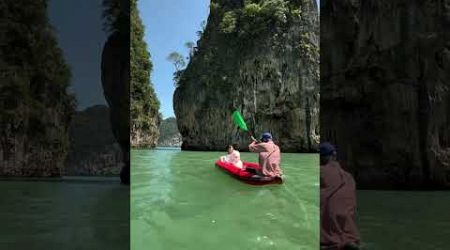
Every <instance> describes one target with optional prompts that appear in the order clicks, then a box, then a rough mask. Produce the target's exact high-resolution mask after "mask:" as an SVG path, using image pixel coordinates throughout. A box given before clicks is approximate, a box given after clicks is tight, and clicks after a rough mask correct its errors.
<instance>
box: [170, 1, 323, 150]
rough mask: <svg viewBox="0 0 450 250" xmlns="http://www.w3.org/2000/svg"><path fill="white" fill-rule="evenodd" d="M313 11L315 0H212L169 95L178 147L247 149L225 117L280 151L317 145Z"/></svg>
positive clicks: (242, 136) (242, 135) (245, 141)
mask: <svg viewBox="0 0 450 250" xmlns="http://www.w3.org/2000/svg"><path fill="white" fill-rule="evenodd" d="M318 25H319V23H318V13H317V6H316V2H315V1H314V0H311V1H293V0H291V1H287V0H260V1H256V0H255V1H245V3H244V1H241V0H233V1H229V0H228V1H225V0H213V1H211V5H210V15H209V18H208V22H207V25H206V28H205V30H204V31H203V35H202V37H201V39H200V40H199V41H198V42H197V47H196V49H195V51H194V54H193V56H192V58H191V60H190V62H189V64H188V66H187V68H186V69H185V70H184V71H183V72H180V74H181V77H180V79H179V82H178V87H177V89H176V91H175V93H174V109H175V115H176V117H177V123H178V128H179V131H180V133H181V135H182V137H183V145H182V149H188V150H223V149H224V146H225V145H227V144H229V143H232V142H236V143H239V144H240V146H241V148H244V149H245V148H246V147H247V145H248V143H249V142H250V139H249V136H248V134H245V133H241V132H239V131H238V130H237V128H236V126H235V125H234V124H233V122H232V120H231V113H232V112H233V110H235V109H238V110H240V111H241V112H242V113H243V116H244V118H245V119H246V121H247V123H248V125H249V127H250V128H251V130H252V131H253V133H255V134H257V135H258V134H259V133H261V132H264V131H271V132H272V133H273V135H274V139H275V141H276V142H277V143H279V145H280V146H281V149H282V150H283V151H284V152H311V151H314V149H315V148H316V146H317V144H318V141H319V136H318V133H319V123H318V119H319V118H318V115H319V82H318V81H319V73H318V72H319V61H318V60H319V53H318V31H319V26H318Z"/></svg>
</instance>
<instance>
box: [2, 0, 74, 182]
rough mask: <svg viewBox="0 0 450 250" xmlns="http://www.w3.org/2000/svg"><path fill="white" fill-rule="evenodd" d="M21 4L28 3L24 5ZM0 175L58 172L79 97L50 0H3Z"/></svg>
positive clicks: (56, 173) (34, 174) (43, 174)
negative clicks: (49, 7) (54, 26)
mask: <svg viewBox="0 0 450 250" xmlns="http://www.w3.org/2000/svg"><path fill="white" fill-rule="evenodd" d="M23 6H27V8H24V7H23ZM1 7H2V20H1V22H2V24H3V26H2V28H1V31H0V32H1V33H2V34H0V44H1V46H0V67H1V68H0V70H1V75H0V82H1V85H0V120H1V123H0V145H2V146H1V148H0V154H2V155H3V157H2V161H1V162H0V166H12V167H10V168H9V169H8V170H5V169H2V168H0V175H16V174H19V175H33V176H49V175H50V176H56V175H60V169H61V167H62V164H63V161H64V158H65V156H66V152H67V148H68V126H69V123H70V118H71V115H72V113H73V111H74V109H75V98H74V97H73V96H72V95H70V94H68V92H67V89H68V87H69V83H70V78H71V73H70V69H69V67H68V65H67V64H66V62H65V60H64V57H63V53H62V51H61V49H60V48H59V47H58V44H57V40H56V38H55V34H54V31H53V29H52V27H51V26H50V24H49V21H48V17H47V1H43V0H41V1H34V0H27V1H13V0H7V1H2V4H1Z"/></svg>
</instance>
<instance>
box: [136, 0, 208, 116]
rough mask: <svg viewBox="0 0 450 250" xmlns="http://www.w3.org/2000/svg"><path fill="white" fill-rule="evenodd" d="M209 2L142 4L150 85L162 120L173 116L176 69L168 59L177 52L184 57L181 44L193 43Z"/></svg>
mask: <svg viewBox="0 0 450 250" xmlns="http://www.w3.org/2000/svg"><path fill="white" fill-rule="evenodd" d="M209 2H210V0H195V1H193V0H150V1H148V0H146V1H145V0H141V1H139V2H138V3H139V5H138V8H139V11H140V16H141V19H142V22H143V24H144V26H145V41H146V42H147V46H148V50H149V52H150V56H151V59H152V62H153V72H152V73H151V81H152V83H153V86H154V88H155V91H156V95H157V96H158V99H159V101H160V103H161V108H160V112H161V113H162V115H163V118H164V119H165V118H168V117H171V116H174V112H173V105H172V96H173V92H174V90H175V87H174V82H173V72H174V71H175V68H174V66H173V64H172V63H170V62H169V61H167V59H166V58H167V56H168V55H169V54H170V53H171V52H173V51H177V52H179V53H181V54H182V55H184V56H187V55H188V49H187V48H185V46H184V44H185V43H186V42H188V41H193V42H196V41H197V40H198V37H197V35H196V32H197V31H198V30H200V24H201V22H202V21H206V19H207V18H208V14H209Z"/></svg>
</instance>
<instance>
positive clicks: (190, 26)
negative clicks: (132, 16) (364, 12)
mask: <svg viewBox="0 0 450 250" xmlns="http://www.w3.org/2000/svg"><path fill="white" fill-rule="evenodd" d="M317 2H318V3H319V2H320V1H319V0H317ZM138 3H139V5H138V8H139V11H140V16H141V18H142V22H143V23H144V25H145V41H146V42H147V45H148V49H149V51H150V55H151V58H152V62H153V72H152V74H151V81H152V83H153V86H154V88H155V91H156V94H157V96H158V99H159V101H160V102H161V108H160V112H161V113H162V114H163V117H164V118H167V117H170V116H174V113H173V105H172V96H173V91H174V89H175V88H174V84H173V72H174V71H175V70H174V66H173V65H172V63H170V62H168V61H167V60H166V58H167V56H168V55H169V54H170V53H171V52H173V51H177V52H179V53H181V54H183V55H185V56H186V55H187V54H188V50H187V49H186V48H185V47H184V44H185V43H186V42H188V41H193V42H196V41H197V39H198V37H197V35H196V32H197V31H198V30H200V24H201V22H202V21H206V20H207V18H208V14H209V3H210V0H150V1H148V0H141V1H139V2H138Z"/></svg>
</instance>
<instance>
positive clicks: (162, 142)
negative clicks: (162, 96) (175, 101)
mask: <svg viewBox="0 0 450 250" xmlns="http://www.w3.org/2000/svg"><path fill="white" fill-rule="evenodd" d="M159 134H160V136H159V140H158V146H160V147H181V143H182V137H181V134H180V132H178V128H177V120H176V119H175V117H169V118H167V119H164V120H163V121H162V122H161V125H160V126H159Z"/></svg>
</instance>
